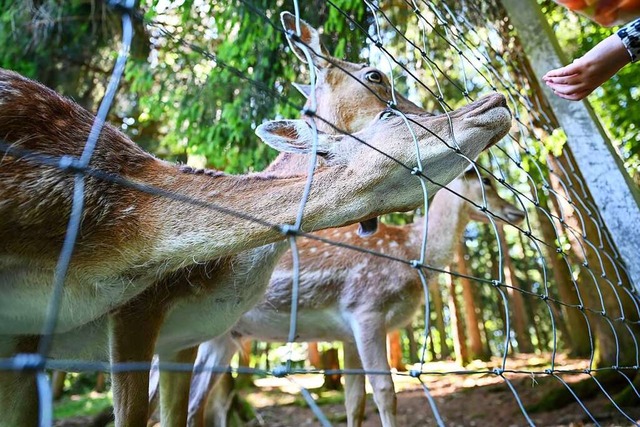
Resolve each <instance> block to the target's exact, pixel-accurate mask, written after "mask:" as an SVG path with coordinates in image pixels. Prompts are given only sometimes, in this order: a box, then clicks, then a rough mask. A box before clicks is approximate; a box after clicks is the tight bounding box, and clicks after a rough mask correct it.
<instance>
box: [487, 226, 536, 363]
mask: <svg viewBox="0 0 640 427" xmlns="http://www.w3.org/2000/svg"><path fill="white" fill-rule="evenodd" d="M496 226H497V228H498V240H499V242H500V246H501V247H502V251H503V273H504V276H503V281H504V285H505V286H507V288H506V290H507V295H508V296H509V300H510V304H509V305H510V308H511V313H510V315H511V318H512V319H513V330H514V332H515V334H516V342H517V343H518V351H519V352H520V353H533V345H532V344H531V338H530V337H529V333H528V325H529V321H528V319H527V312H526V310H525V307H524V301H523V298H522V293H521V292H519V289H520V285H519V284H518V281H517V280H516V274H515V269H514V268H513V263H512V262H511V255H510V254H509V246H508V244H507V239H506V237H505V234H504V225H503V224H502V223H498V224H496Z"/></svg>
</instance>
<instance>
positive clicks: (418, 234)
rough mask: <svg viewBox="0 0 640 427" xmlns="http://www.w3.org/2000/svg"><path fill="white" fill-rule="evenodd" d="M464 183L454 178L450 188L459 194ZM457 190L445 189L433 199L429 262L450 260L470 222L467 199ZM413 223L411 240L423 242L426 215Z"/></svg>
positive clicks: (438, 263) (428, 241) (436, 262)
mask: <svg viewBox="0 0 640 427" xmlns="http://www.w3.org/2000/svg"><path fill="white" fill-rule="evenodd" d="M463 185H464V183H462V182H461V181H460V180H455V181H453V182H452V183H451V184H450V185H449V186H448V188H450V189H451V190H453V191H455V193H457V194H460V192H461V190H462V186H463ZM457 194H454V193H451V192H450V191H447V190H446V189H442V190H440V191H438V192H437V193H436V195H435V196H434V197H433V199H432V200H431V203H430V206H429V214H428V224H427V259H426V263H427V264H429V265H433V266H435V267H443V266H444V265H446V264H448V262H449V261H450V260H451V257H452V256H453V249H454V247H455V246H454V245H455V243H456V242H457V240H458V239H459V238H460V235H461V233H462V231H463V229H464V226H465V224H466V223H467V222H468V219H469V218H468V216H469V214H468V209H467V203H465V201H464V199H462V198H461V197H459V196H457ZM411 227H412V230H411V238H412V244H415V245H420V244H422V233H423V230H424V218H418V219H417V220H416V221H415V222H414V223H413V224H411ZM416 247H418V246H416Z"/></svg>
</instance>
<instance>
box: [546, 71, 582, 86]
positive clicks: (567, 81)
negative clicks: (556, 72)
mask: <svg viewBox="0 0 640 427" xmlns="http://www.w3.org/2000/svg"><path fill="white" fill-rule="evenodd" d="M547 83H555V84H562V85H573V84H578V83H580V76H579V75H577V74H572V75H570V76H567V77H564V76H558V77H549V78H548V79H547Z"/></svg>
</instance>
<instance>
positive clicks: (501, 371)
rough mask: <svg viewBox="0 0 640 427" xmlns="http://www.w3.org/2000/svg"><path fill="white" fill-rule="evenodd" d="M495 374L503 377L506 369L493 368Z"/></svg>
mask: <svg viewBox="0 0 640 427" xmlns="http://www.w3.org/2000/svg"><path fill="white" fill-rule="evenodd" d="M493 373H494V374H496V375H502V374H503V373H504V369H502V368H493Z"/></svg>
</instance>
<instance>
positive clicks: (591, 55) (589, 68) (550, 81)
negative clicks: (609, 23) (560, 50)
mask: <svg viewBox="0 0 640 427" xmlns="http://www.w3.org/2000/svg"><path fill="white" fill-rule="evenodd" d="M639 55H640V19H637V20H635V21H633V22H631V23H629V24H627V25H625V26H624V27H622V28H621V29H620V30H619V31H618V32H617V33H616V34H612V35H611V36H609V37H607V38H606V39H604V40H603V41H601V42H600V43H598V44H597V45H596V46H595V47H594V48H593V49H591V50H590V51H589V52H587V53H586V54H585V55H584V56H582V57H580V58H578V59H576V60H574V61H573V63H571V64H569V65H567V66H565V67H562V68H558V69H555V70H551V71H549V72H548V73H547V74H545V75H544V76H543V77H542V79H543V80H544V82H545V83H546V84H547V86H549V87H550V88H551V89H552V90H553V92H554V93H555V94H556V95H558V96H560V97H562V98H565V99H568V100H572V101H579V100H582V99H584V98H586V97H587V95H589V94H590V93H591V92H593V91H594V90H595V89H596V88H597V87H598V86H600V85H601V84H603V83H604V82H606V81H607V80H609V79H610V78H611V77H612V76H613V75H614V74H616V73H617V72H618V71H619V70H620V69H621V68H622V67H624V66H625V65H626V64H628V63H629V62H634V61H636V60H637V59H638V56H639Z"/></svg>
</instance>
